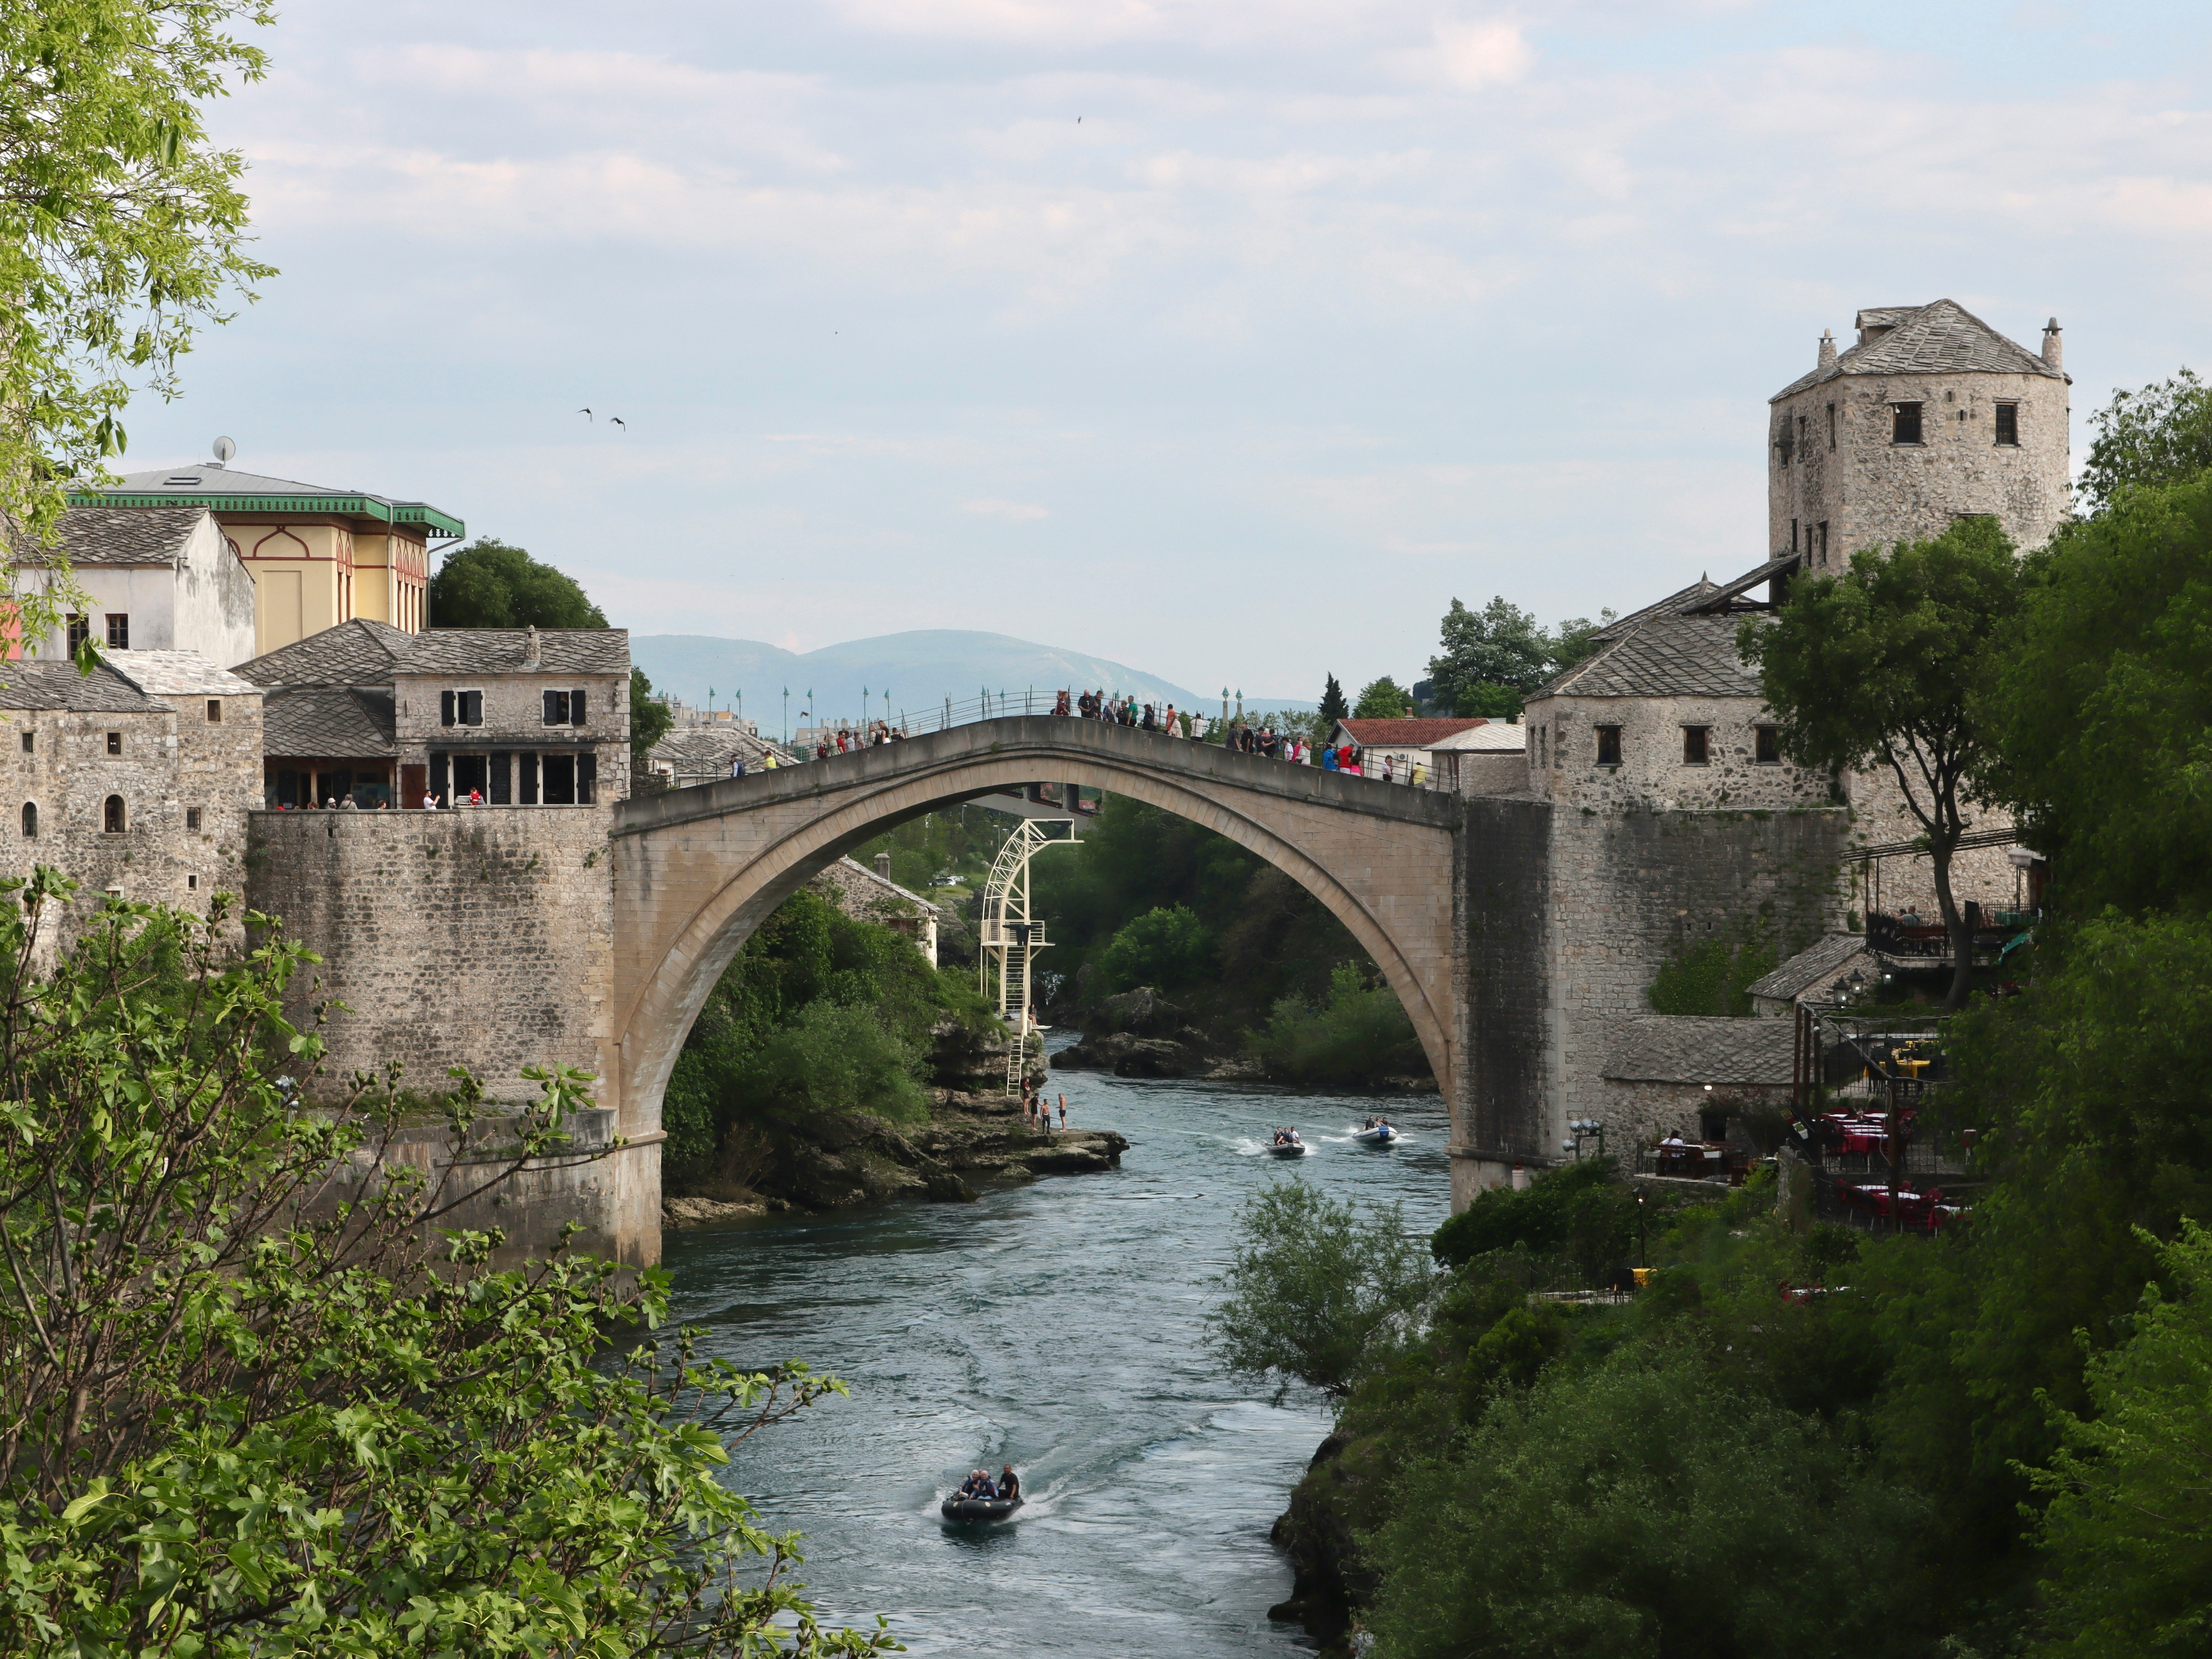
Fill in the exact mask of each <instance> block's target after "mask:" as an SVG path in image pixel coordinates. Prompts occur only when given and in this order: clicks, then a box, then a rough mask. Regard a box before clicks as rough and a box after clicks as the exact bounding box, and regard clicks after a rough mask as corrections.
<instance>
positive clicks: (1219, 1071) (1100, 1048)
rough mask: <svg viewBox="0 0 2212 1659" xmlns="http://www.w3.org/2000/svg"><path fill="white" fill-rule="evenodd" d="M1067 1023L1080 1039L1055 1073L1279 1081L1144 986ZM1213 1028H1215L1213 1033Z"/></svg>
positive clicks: (1233, 1035)
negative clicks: (1072, 1027)
mask: <svg viewBox="0 0 2212 1659" xmlns="http://www.w3.org/2000/svg"><path fill="white" fill-rule="evenodd" d="M1063 1017H1065V1018H1070V1021H1071V1023H1072V1024H1075V1025H1076V1026H1077V1027H1078V1028H1079V1030H1082V1032H1083V1033H1084V1035H1083V1036H1082V1038H1081V1040H1080V1041H1079V1042H1073V1043H1071V1044H1070V1045H1069V1046H1068V1047H1066V1048H1062V1049H1060V1051H1059V1052H1058V1053H1057V1054H1054V1055H1053V1056H1052V1066H1053V1068H1054V1070H1055V1071H1091V1072H1111V1073H1113V1074H1114V1075H1115V1077H1138V1078H1187V1077H1196V1078H1211V1079H1218V1080H1219V1081H1223V1082H1231V1083H1266V1082H1273V1081H1282V1080H1284V1079H1276V1078H1273V1077H1272V1076H1271V1075H1270V1073H1269V1071H1268V1068H1267V1062H1266V1061H1265V1060H1261V1059H1259V1058H1257V1057H1255V1055H1254V1054H1251V1053H1250V1052H1249V1049H1248V1048H1246V1047H1245V1042H1244V1039H1243V1035H1242V1034H1241V1033H1238V1032H1235V1031H1231V1030H1219V1029H1208V1028H1206V1027H1202V1026H1200V1025H1199V1024H1195V1023H1194V1021H1193V1020H1192V1019H1191V1018H1190V1016H1189V1015H1188V1013H1187V1012H1186V1011H1185V1010H1183V1009H1182V1008H1181V1007H1179V1006H1177V1005H1176V1004H1175V1003H1172V1002H1170V1001H1169V1000H1167V999H1166V998H1165V997H1164V996H1162V995H1161V994H1159V993H1158V992H1157V991H1155V990H1153V989H1152V987H1149V986H1139V987H1138V988H1137V989H1135V990H1133V991H1124V992H1122V993H1121V994H1120V995H1119V996H1111V997H1108V998H1107V999H1106V1000H1105V1001H1103V1002H1102V1003H1100V1004H1099V1005H1098V1006H1097V1009H1096V1010H1094V1011H1091V1012H1087V1013H1082V1014H1077V1015H1073V1016H1063ZM1217 1025H1218V1022H1217ZM1436 1086H1437V1085H1436V1079H1433V1078H1431V1077H1430V1076H1428V1075H1427V1074H1425V1073H1423V1074H1421V1075H1419V1076H1410V1075H1408V1076H1400V1075H1390V1076H1378V1077H1375V1078H1373V1079H1369V1080H1368V1081H1367V1082H1366V1083H1365V1085H1364V1087H1367V1088H1370V1089H1374V1090H1377V1091H1383V1092H1388V1093H1392V1094H1418V1093H1421V1092H1424V1091H1425V1092H1428V1093H1434V1092H1435V1091H1436Z"/></svg>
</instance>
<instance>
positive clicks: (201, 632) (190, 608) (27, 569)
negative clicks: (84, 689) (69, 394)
mask: <svg viewBox="0 0 2212 1659" xmlns="http://www.w3.org/2000/svg"><path fill="white" fill-rule="evenodd" d="M58 552H59V553H60V554H61V556H63V557H64V558H65V559H66V560H68V562H69V567H70V574H72V575H73V576H74V577H75V578H76V584H77V586H79V587H81V588H82V589H83V590H84V592H86V594H87V595H88V596H89V603H88V605H86V606H85V608H84V610H83V611H81V612H77V613H76V614H74V615H73V616H72V617H71V619H70V623H69V625H68V637H67V638H66V639H64V637H63V636H62V635H61V633H60V632H59V631H57V632H56V633H55V634H53V635H49V636H48V637H47V638H46V639H44V640H41V641H38V642H37V644H36V648H35V650H34V652H33V653H32V654H34V655H37V656H40V657H44V658H49V659H58V658H60V657H62V656H64V654H66V653H67V651H68V649H69V648H70V647H74V646H75V645H76V642H77V641H78V640H80V639H82V638H85V637H89V638H90V639H91V640H92V641H93V643H94V644H95V645H97V646H98V647H100V649H101V650H103V651H105V652H109V653H120V652H125V651H191V652H196V653H198V654H199V655H200V656H202V657H204V658H205V659H207V660H208V661H209V662H210V663H212V664H214V665H216V667H218V668H229V667H234V666H235V665H237V664H240V663H242V662H245V661H246V660H248V659H250V658H251V657H252V655H253V577H252V574H251V573H250V572H249V571H248V570H247V569H246V565H245V563H244V562H243V561H241V560H240V557H239V556H238V551H237V550H236V549H235V548H234V547H233V546H232V545H231V544H230V542H229V540H228V538H226V537H225V536H224V535H223V533H222V526H220V525H218V524H217V523H216V520H215V517H214V515H213V514H212V513H209V512H207V511H206V510H205V509H204V508H201V507H140V508H132V507H71V508H70V509H69V511H67V512H66V513H63V514H62V521H61V539H60V545H59V547H58ZM41 558H42V554H41V552H40V550H37V549H29V550H26V551H25V552H24V554H23V555H22V557H21V565H20V567H19V569H18V575H17V580H19V581H21V582H22V583H24V584H25V585H26V586H33V585H39V584H41V583H42V582H43V580H44V578H45V574H46V572H45V570H44V569H42V568H40V560H41Z"/></svg>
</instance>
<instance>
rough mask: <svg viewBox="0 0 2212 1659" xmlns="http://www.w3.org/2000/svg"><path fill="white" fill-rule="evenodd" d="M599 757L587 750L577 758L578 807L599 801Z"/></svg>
mask: <svg viewBox="0 0 2212 1659" xmlns="http://www.w3.org/2000/svg"><path fill="white" fill-rule="evenodd" d="M597 799H599V757H598V756H597V755H594V754H593V753H592V751H591V750H588V749H587V750H585V751H584V752H583V753H582V754H580V755H579V756H577V757H576V805H579V806H589V805H592V803H593V802H594V801H596V800H597Z"/></svg>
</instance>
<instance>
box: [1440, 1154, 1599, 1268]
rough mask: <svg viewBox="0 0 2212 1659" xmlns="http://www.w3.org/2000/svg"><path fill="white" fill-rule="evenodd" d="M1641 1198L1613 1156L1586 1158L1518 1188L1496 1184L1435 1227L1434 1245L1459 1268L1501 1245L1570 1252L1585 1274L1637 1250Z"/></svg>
mask: <svg viewBox="0 0 2212 1659" xmlns="http://www.w3.org/2000/svg"><path fill="white" fill-rule="evenodd" d="M1636 1225H1637V1215H1636V1195H1635V1194H1633V1193H1632V1192H1631V1191H1629V1189H1628V1188H1626V1186H1624V1185H1623V1184H1622V1183H1621V1182H1619V1181H1618V1180H1616V1179H1615V1170H1614V1166H1613V1160H1612V1159H1611V1158H1583V1159H1580V1160H1579V1161H1577V1162H1576V1163H1573V1164H1562V1165H1560V1167H1559V1168H1558V1169H1556V1170H1545V1171H1543V1172H1542V1173H1541V1174H1540V1175H1538V1176H1537V1177H1536V1178H1535V1179H1534V1181H1532V1182H1529V1183H1528V1186H1527V1187H1526V1188H1524V1189H1522V1191H1520V1192H1515V1191H1514V1190H1513V1189H1512V1188H1510V1187H1498V1188H1492V1189H1491V1190H1490V1191H1489V1192H1486V1193H1483V1194H1479V1195H1478V1196H1477V1197H1476V1199H1475V1200H1474V1203H1472V1204H1470V1205H1468V1206H1467V1208H1465V1209H1464V1210H1462V1211H1461V1212H1459V1213H1458V1214H1457V1215H1455V1216H1454V1217H1452V1218H1451V1219H1450V1220H1449V1221H1447V1222H1445V1223H1444V1224H1443V1225H1442V1226H1441V1227H1439V1228H1437V1231H1436V1232H1435V1233H1434V1234H1433V1235H1432V1236H1431V1239H1430V1243H1429V1248H1430V1249H1431V1250H1432V1251H1434V1252H1435V1254H1436V1258H1437V1261H1442V1262H1444V1263H1446V1264H1448V1265H1449V1266H1452V1267H1458V1266H1461V1265H1462V1264H1464V1263H1466V1262H1468V1261H1473V1260H1474V1258H1475V1257H1477V1256H1480V1255H1489V1254H1491V1253H1492V1252H1493V1251H1499V1250H1525V1251H1528V1252H1529V1253H1530V1254H1531V1255H1564V1256H1565V1257H1567V1258H1569V1259H1570V1260H1571V1261H1572V1262H1573V1264H1574V1266H1575V1268H1576V1270H1577V1273H1580V1274H1581V1276H1582V1277H1583V1278H1584V1279H1593V1278H1595V1277H1596V1276H1597V1275H1598V1274H1599V1273H1601V1272H1603V1271H1604V1269H1605V1267H1607V1265H1608V1264H1610V1263H1613V1262H1617V1261H1624V1260H1626V1258H1627V1256H1628V1255H1629V1254H1630V1253H1631V1252H1632V1251H1633V1250H1634V1249H1635V1248H1636Z"/></svg>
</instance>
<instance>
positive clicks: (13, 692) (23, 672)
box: [0, 661, 171, 714]
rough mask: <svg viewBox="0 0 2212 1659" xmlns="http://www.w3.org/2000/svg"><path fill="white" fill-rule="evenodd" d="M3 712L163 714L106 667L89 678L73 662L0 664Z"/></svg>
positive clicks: (162, 707)
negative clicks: (53, 710)
mask: <svg viewBox="0 0 2212 1659" xmlns="http://www.w3.org/2000/svg"><path fill="white" fill-rule="evenodd" d="M0 680H4V681H5V682H6V684H3V685H0V708H35V709H67V710H68V711H69V712H70V713H71V714H167V713H170V712H171V710H170V707H169V705H168V704H167V703H166V702H157V701H156V700H155V699H154V698H152V697H149V696H147V695H146V694H145V693H144V692H143V691H141V690H139V689H138V688H137V686H135V685H133V684H131V682H130V681H129V680H126V679H125V678H123V676H122V675H120V674H118V673H117V672H116V671H114V670H113V669H112V668H109V667H107V666H106V665H104V664H103V665H101V666H100V667H98V668H95V669H94V670H93V671H92V672H91V673H89V674H85V673H82V672H80V671H78V668H77V665H76V664H75V663H73V662H35V661H25V662H11V663H0Z"/></svg>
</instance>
